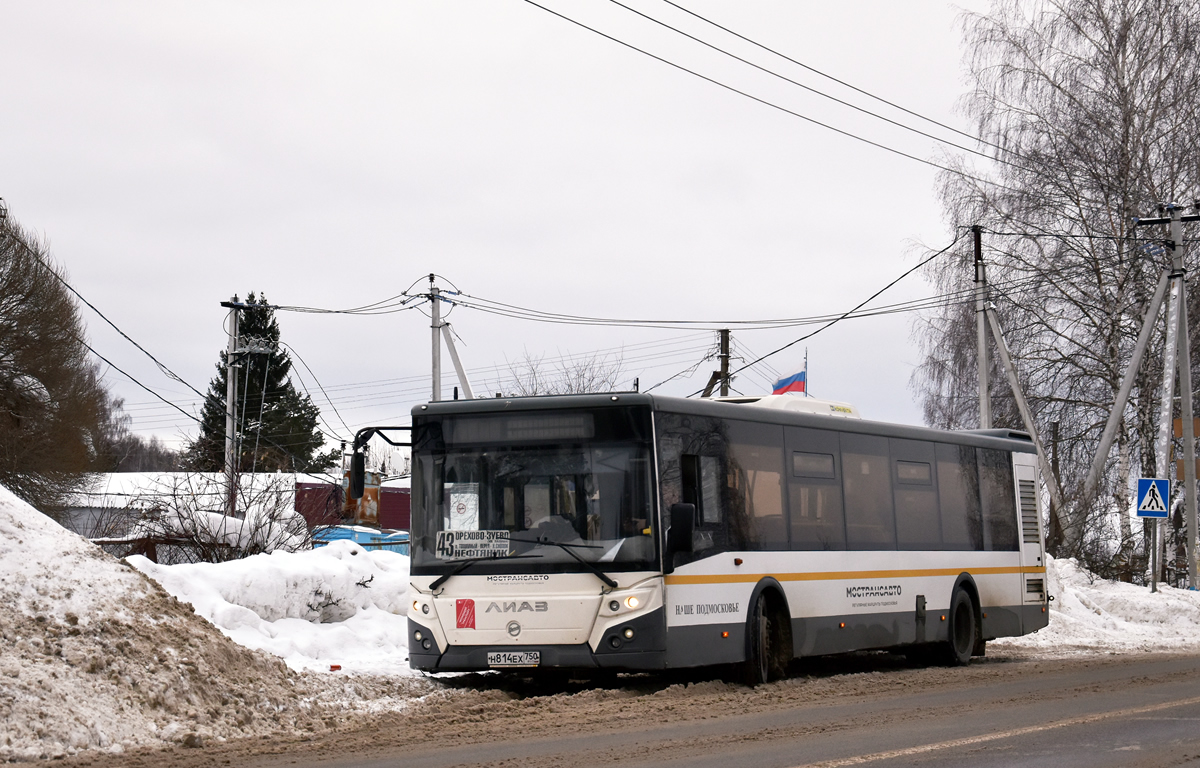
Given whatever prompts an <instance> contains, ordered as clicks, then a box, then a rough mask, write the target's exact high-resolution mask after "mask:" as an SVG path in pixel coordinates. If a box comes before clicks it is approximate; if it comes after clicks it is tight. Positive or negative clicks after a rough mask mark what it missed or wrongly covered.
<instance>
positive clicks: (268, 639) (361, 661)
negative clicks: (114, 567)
mask: <svg viewBox="0 0 1200 768" xmlns="http://www.w3.org/2000/svg"><path fill="white" fill-rule="evenodd" d="M128 562H129V563H130V564H131V565H133V566H134V567H135V568H137V569H138V570H140V571H141V572H142V573H145V574H146V575H147V576H150V577H151V578H153V579H155V580H156V581H158V582H159V583H160V584H162V586H163V588H165V589H166V590H167V592H169V593H171V594H172V595H174V596H175V597H177V598H179V599H180V600H183V601H186V602H188V603H191V604H192V606H194V607H195V609H196V612H197V613H198V614H200V615H201V616H203V617H204V618H206V619H208V620H209V621H211V622H212V623H213V624H215V625H216V626H217V627H218V628H219V629H220V630H221V631H222V632H223V633H225V635H227V636H228V637H230V638H232V639H233V640H234V641H236V642H238V643H240V644H242V645H244V646H246V647H248V648H255V649H259V650H263V651H267V652H269V653H272V654H274V655H276V656H279V657H281V658H283V659H284V661H286V662H287V664H288V666H290V667H291V668H293V669H297V670H303V669H311V670H326V671H328V670H329V668H330V666H331V665H334V664H337V665H340V666H341V667H342V669H343V670H345V671H347V672H358V673H377V674H397V673H399V674H411V671H410V670H409V667H408V647H407V637H408V620H407V619H406V618H405V612H406V606H407V602H408V588H409V587H408V557H407V556H405V555H400V554H396V553H394V552H383V551H369V550H366V549H363V548H362V547H361V546H359V545H358V544H355V543H354V542H352V541H348V540H342V541H335V542H333V543H331V544H329V545H328V546H325V547H320V548H318V549H314V550H309V551H305V552H274V553H272V554H269V555H268V554H263V555H254V556H252V557H247V558H245V559H243V560H233V561H230V562H225V563H219V564H212V563H196V564H180V565H157V564H155V563H152V562H150V561H149V560H147V559H146V558H144V557H139V556H134V557H130V558H128Z"/></svg>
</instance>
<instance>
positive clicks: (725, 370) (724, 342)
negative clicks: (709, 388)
mask: <svg viewBox="0 0 1200 768" xmlns="http://www.w3.org/2000/svg"><path fill="white" fill-rule="evenodd" d="M717 333H719V334H720V336H721V353H720V354H719V355H717V359H718V360H720V361H721V397H729V329H728V328H722V329H721V330H719V331H717Z"/></svg>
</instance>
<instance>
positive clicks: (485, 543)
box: [437, 531, 509, 560]
mask: <svg viewBox="0 0 1200 768" xmlns="http://www.w3.org/2000/svg"><path fill="white" fill-rule="evenodd" d="M508 536H509V533H508V531H438V534H437V556H438V557H439V558H441V559H442V560H461V559H464V558H470V557H507V556H508Z"/></svg>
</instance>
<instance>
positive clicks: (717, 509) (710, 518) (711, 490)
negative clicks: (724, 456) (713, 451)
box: [700, 456, 725, 526]
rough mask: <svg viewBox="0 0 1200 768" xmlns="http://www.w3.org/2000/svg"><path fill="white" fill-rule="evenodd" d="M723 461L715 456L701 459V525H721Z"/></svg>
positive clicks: (722, 517) (722, 516)
mask: <svg viewBox="0 0 1200 768" xmlns="http://www.w3.org/2000/svg"><path fill="white" fill-rule="evenodd" d="M724 517H725V516H724V515H723V514H721V460H720V459H718V458H717V457H715V456H701V457H700V524H701V525H716V526H719V525H720V524H721V521H722V519H724Z"/></svg>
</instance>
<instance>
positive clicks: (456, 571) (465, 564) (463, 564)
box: [429, 555, 537, 592]
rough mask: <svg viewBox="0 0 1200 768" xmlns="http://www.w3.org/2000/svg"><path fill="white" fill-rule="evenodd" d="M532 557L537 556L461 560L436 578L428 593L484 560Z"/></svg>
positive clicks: (525, 557) (525, 556)
mask: <svg viewBox="0 0 1200 768" xmlns="http://www.w3.org/2000/svg"><path fill="white" fill-rule="evenodd" d="M533 557H537V555H507V556H506V557H469V558H467V559H466V560H463V561H462V562H460V563H459V564H458V565H457V566H456V567H455V568H454V570H452V571H450V572H449V573H443V574H442V575H441V576H438V577H437V578H436V579H434V580H433V583H432V584H430V585H429V591H430V592H433V591H434V590H436V589H437V588H438V587H440V586H442V585H443V584H445V583H446V582H447V581H449V580H450V577H451V576H457V575H458V574H460V573H462V572H463V571H465V570H467V568H468V567H470V566H472V565H474V564H475V563H480V562H483V561H484V560H527V559H529V558H533Z"/></svg>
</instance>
